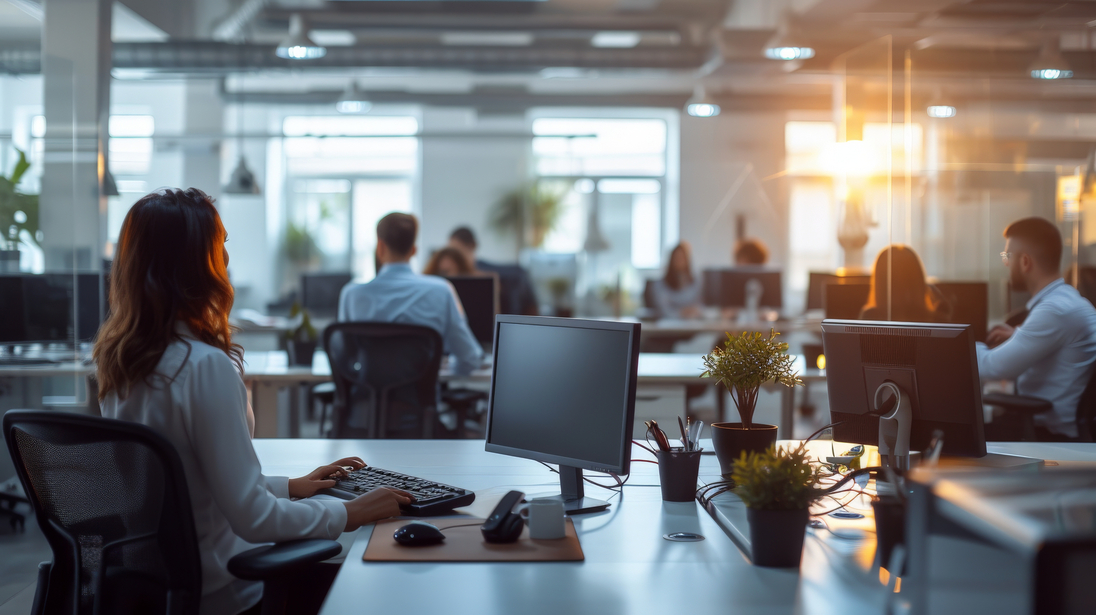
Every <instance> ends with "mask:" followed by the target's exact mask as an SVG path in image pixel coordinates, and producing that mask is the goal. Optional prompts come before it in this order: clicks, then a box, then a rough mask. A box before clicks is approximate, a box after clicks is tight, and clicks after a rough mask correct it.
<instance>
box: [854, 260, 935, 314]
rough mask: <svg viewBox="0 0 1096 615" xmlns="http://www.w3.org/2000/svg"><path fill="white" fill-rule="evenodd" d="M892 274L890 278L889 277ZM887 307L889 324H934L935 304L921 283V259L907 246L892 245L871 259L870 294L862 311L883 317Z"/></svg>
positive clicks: (928, 290)
mask: <svg viewBox="0 0 1096 615" xmlns="http://www.w3.org/2000/svg"><path fill="white" fill-rule="evenodd" d="M892 270H893V271H894V277H893V278H891V277H890V272H891V271H892ZM888 278H890V280H889V281H888ZM888 295H889V299H890V300H889V301H888ZM888 305H890V308H891V309H890V320H897V321H906V322H934V321H935V320H936V319H937V317H938V316H937V313H938V311H939V309H940V305H939V302H938V301H937V300H936V298H935V297H934V296H933V293H932V291H931V290H930V289H929V285H928V283H927V282H925V268H924V267H923V266H922V265H921V259H920V258H919V257H918V256H917V253H916V252H914V251H913V249H912V248H910V247H909V246H904V245H900V244H893V245H891V246H888V247H886V248H884V249H883V250H882V251H880V252H879V256H877V257H876V259H875V267H873V268H872V273H871V294H870V295H869V299H868V304H867V305H865V306H864V311H868V310H871V309H876V308H878V310H880V311H882V312H884V313H885V311H886V309H887V306H888Z"/></svg>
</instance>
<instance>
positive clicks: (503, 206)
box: [490, 182, 563, 248]
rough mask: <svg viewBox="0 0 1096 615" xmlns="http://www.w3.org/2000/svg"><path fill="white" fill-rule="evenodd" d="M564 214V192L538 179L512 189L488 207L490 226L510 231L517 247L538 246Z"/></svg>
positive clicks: (501, 231) (497, 229)
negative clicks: (516, 240) (489, 208)
mask: <svg viewBox="0 0 1096 615" xmlns="http://www.w3.org/2000/svg"><path fill="white" fill-rule="evenodd" d="M562 213H563V193H562V192H561V191H559V190H555V189H553V188H551V187H549V186H546V185H544V184H542V183H539V182H534V183H531V184H529V185H527V186H522V187H521V188H518V189H516V190H511V191H510V192H507V193H506V194H505V195H503V196H502V198H501V199H499V201H498V202H497V203H495V206H494V207H493V208H492V209H491V213H490V223H491V227H492V228H494V229H495V231H497V232H499V233H505V234H509V233H513V234H514V235H516V236H517V238H518V246H519V248H522V247H530V248H539V247H540V245H541V244H542V243H543V242H544V237H545V236H546V235H547V234H548V233H549V232H550V231H551V230H552V229H553V228H554V227H555V226H556V222H558V221H559V217H560V214H562Z"/></svg>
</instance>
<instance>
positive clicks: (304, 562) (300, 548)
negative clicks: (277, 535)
mask: <svg viewBox="0 0 1096 615" xmlns="http://www.w3.org/2000/svg"><path fill="white" fill-rule="evenodd" d="M340 551H342V545H340V544H339V543H337V542H335V541H334V540H324V539H322V538H309V539H305V540H290V541H287V542H279V543H278V544H274V545H267V546H265V547H256V548H254V549H251V550H250V551H244V552H243V553H240V554H238V555H236V556H235V557H233V558H232V559H230V560H228V571H229V572H231V573H232V574H233V576H235V577H237V578H240V579H245V580H248V581H260V580H263V579H267V578H270V577H274V576H278V575H283V574H285V573H287V572H292V571H294V570H297V569H299V568H303V567H305V566H308V565H310V564H316V563H319V562H322V561H324V560H325V559H331V558H332V557H335V556H336V555H338V554H339V552H340Z"/></svg>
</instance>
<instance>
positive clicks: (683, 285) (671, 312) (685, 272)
mask: <svg viewBox="0 0 1096 615" xmlns="http://www.w3.org/2000/svg"><path fill="white" fill-rule="evenodd" d="M651 290H652V294H653V295H654V296H653V303H654V305H652V306H651V307H653V308H654V309H655V311H656V312H657V313H658V317H659V318H696V317H698V316H700V281H699V280H697V278H696V277H695V276H693V264H692V249H691V247H690V246H689V244H688V243H685V242H681V243H679V244H677V246H675V247H674V249H673V250H671V251H670V258H669V262H667V264H666V274H665V275H664V276H662V279H661V280H657V281H656V282H655V283H654V286H653V288H652V289H651Z"/></svg>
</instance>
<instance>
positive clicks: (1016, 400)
mask: <svg viewBox="0 0 1096 615" xmlns="http://www.w3.org/2000/svg"><path fill="white" fill-rule="evenodd" d="M982 403H983V404H986V405H987V406H994V407H996V408H1004V409H1005V410H1010V411H1013V412H1022V413H1025V414H1039V413H1040V412H1047V411H1048V410H1051V409H1052V408H1053V407H1054V405H1053V404H1051V403H1050V402H1049V401H1047V400H1045V399H1042V398H1039V397H1030V396H1028V395H1009V394H1007V393H988V394H986V395H983V396H982Z"/></svg>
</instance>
